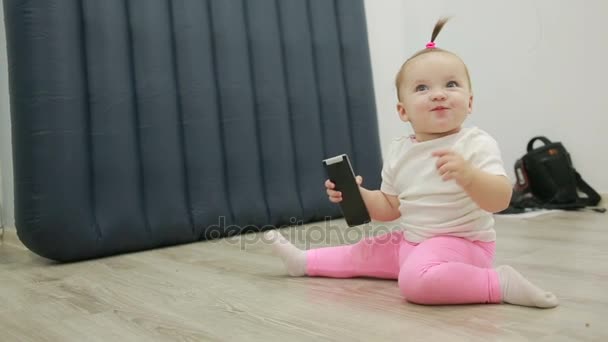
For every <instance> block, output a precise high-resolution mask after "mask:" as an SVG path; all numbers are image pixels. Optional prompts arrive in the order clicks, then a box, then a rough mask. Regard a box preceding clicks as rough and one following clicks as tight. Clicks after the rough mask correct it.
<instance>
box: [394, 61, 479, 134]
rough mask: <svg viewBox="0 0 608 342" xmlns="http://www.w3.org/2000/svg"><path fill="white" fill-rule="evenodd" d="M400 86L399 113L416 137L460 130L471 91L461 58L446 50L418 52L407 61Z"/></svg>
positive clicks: (470, 103)
mask: <svg viewBox="0 0 608 342" xmlns="http://www.w3.org/2000/svg"><path fill="white" fill-rule="evenodd" d="M402 77H403V79H402V82H401V85H400V88H399V92H400V94H401V99H402V102H399V103H398V104H397V110H398V111H399V116H400V117H401V119H402V120H403V121H406V122H407V121H409V122H410V124H411V125H412V128H413V129H414V132H415V133H416V138H417V139H418V140H419V141H424V140H431V139H435V138H440V137H443V136H446V135H449V134H452V133H456V132H458V131H460V128H461V125H462V123H463V122H464V120H465V119H466V117H467V115H468V114H469V113H471V110H472V105H473V95H472V93H471V90H470V89H469V83H468V78H467V73H466V69H465V66H464V64H463V63H462V61H461V60H460V59H459V58H458V57H456V56H454V55H452V54H450V53H447V52H432V53H426V54H423V55H420V56H418V57H416V58H414V59H412V60H411V61H410V62H408V64H407V66H406V69H405V70H404V73H403V75H402Z"/></svg>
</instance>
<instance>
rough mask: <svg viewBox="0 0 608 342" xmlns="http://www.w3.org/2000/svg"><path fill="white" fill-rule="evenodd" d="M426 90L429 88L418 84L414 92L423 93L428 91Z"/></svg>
mask: <svg viewBox="0 0 608 342" xmlns="http://www.w3.org/2000/svg"><path fill="white" fill-rule="evenodd" d="M428 89H429V87H427V86H426V85H424V84H419V85H417V86H416V91H425V90H428Z"/></svg>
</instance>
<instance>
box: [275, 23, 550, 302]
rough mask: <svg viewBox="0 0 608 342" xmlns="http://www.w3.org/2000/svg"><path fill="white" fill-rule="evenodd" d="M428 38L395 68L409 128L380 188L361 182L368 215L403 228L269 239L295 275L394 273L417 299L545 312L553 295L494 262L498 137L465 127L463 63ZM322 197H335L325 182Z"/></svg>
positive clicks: (507, 186)
mask: <svg viewBox="0 0 608 342" xmlns="http://www.w3.org/2000/svg"><path fill="white" fill-rule="evenodd" d="M446 21H447V20H446V19H442V20H439V21H438V22H437V24H436V25H435V28H434V30H433V34H432V37H431V41H430V42H429V43H428V44H427V45H426V48H425V49H423V50H421V51H419V52H417V53H415V54H414V55H413V56H412V57H410V58H409V59H408V60H407V61H405V63H404V64H403V65H402V66H401V69H400V70H399V72H398V73H397V77H396V82H395V83H396V88H397V97H398V101H399V102H398V104H397V111H398V112H399V117H400V119H401V120H402V121H404V122H409V123H410V125H411V126H412V129H413V131H414V133H415V134H413V135H411V136H407V137H400V138H397V139H395V140H394V141H393V143H392V145H391V148H390V150H389V153H388V155H387V158H386V160H385V162H384V166H383V168H382V184H381V187H380V190H368V189H365V188H364V187H362V186H361V184H362V183H363V179H362V178H361V177H360V176H357V183H358V184H359V186H360V191H361V195H362V197H363V199H364V201H365V205H366V207H367V209H368V211H369V213H370V216H371V217H372V219H374V220H376V221H393V220H397V219H399V223H400V225H401V227H402V228H403V230H399V231H393V232H391V233H388V234H383V235H380V236H375V237H372V238H367V239H363V240H361V241H359V242H358V243H356V244H354V245H345V246H337V247H326V248H319V249H311V250H308V251H302V250H299V249H298V248H296V247H295V246H293V245H292V244H291V243H289V242H288V241H287V240H286V239H285V238H284V237H283V236H281V234H279V233H278V232H277V231H269V232H267V233H266V234H265V237H266V239H268V240H269V241H271V242H272V246H273V250H274V252H275V253H276V254H278V255H279V256H280V257H281V258H282V260H283V261H284V263H285V265H286V267H287V271H288V273H289V274H290V275H292V276H304V275H308V276H324V277H333V278H350V277H363V276H365V277H376V278H385V279H397V280H398V284H399V289H400V290H401V293H402V294H403V296H404V297H405V298H406V300H408V301H410V302H413V303H418V304H469V303H502V302H504V303H511V304H517V305H524V306H533V307H540V308H550V307H555V306H557V305H558V300H557V298H556V297H555V296H554V295H553V294H552V293H550V292H546V291H544V290H542V289H540V288H538V287H536V286H535V285H533V284H531V283H530V282H529V281H528V280H526V279H525V278H524V277H523V276H522V275H521V274H520V273H518V272H517V271H516V270H515V269H513V268H512V267H510V266H506V265H505V266H499V267H497V268H493V261H494V253H495V248H496V245H495V240H496V232H495V230H494V218H493V216H492V213H495V212H498V211H501V210H503V209H505V208H506V207H507V206H508V205H509V201H510V199H511V193H512V186H511V182H510V181H509V179H508V178H507V175H506V172H505V170H504V167H503V162H502V160H501V154H500V150H499V148H498V144H497V143H496V141H495V140H494V139H493V138H492V137H491V136H490V135H489V134H488V133H486V132H484V131H483V130H481V129H478V128H475V127H473V128H464V127H462V124H463V122H464V120H465V119H466V117H467V115H468V114H470V113H471V110H472V106H473V94H472V90H471V80H470V77H469V73H468V70H467V67H466V65H465V64H464V63H463V61H462V60H461V59H460V58H459V57H458V56H456V55H455V54H453V53H451V52H449V51H446V50H443V49H440V48H437V47H436V46H435V38H436V37H437V35H438V34H439V32H440V31H441V29H442V27H443V25H444V24H445V22H446ZM325 187H326V188H327V194H328V196H329V200H330V201H331V202H333V203H339V202H340V201H341V200H342V195H341V193H340V192H339V191H336V190H334V187H335V185H334V184H333V183H332V182H331V181H329V180H327V181H326V182H325Z"/></svg>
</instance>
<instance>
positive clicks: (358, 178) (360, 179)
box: [355, 176, 363, 185]
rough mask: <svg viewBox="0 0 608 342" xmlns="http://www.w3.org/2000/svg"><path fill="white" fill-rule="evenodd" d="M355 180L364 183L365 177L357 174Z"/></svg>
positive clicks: (359, 183)
mask: <svg viewBox="0 0 608 342" xmlns="http://www.w3.org/2000/svg"><path fill="white" fill-rule="evenodd" d="M355 181H356V182H357V185H361V184H363V177H361V176H357V177H355Z"/></svg>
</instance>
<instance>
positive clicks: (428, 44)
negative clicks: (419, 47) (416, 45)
mask: <svg viewBox="0 0 608 342" xmlns="http://www.w3.org/2000/svg"><path fill="white" fill-rule="evenodd" d="M426 48H427V49H434V48H435V42H428V43H427V44H426Z"/></svg>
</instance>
